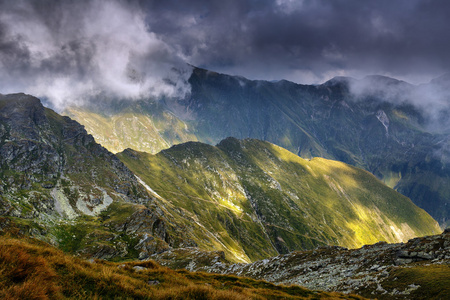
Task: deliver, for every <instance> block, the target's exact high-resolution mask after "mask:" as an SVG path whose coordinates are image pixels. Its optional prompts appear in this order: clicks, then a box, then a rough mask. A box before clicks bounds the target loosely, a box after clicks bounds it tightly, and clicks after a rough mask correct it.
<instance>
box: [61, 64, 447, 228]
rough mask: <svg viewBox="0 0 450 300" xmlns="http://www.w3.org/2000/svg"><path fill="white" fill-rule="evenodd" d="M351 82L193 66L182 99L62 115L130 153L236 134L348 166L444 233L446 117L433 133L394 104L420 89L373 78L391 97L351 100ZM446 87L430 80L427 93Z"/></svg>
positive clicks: (414, 112)
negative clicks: (298, 80)
mask: <svg viewBox="0 0 450 300" xmlns="http://www.w3.org/2000/svg"><path fill="white" fill-rule="evenodd" d="M353 81H354V80H352V79H350V78H335V79H333V80H330V81H328V82H326V83H324V84H322V85H317V86H315V85H314V86H313V85H300V84H295V83H292V82H288V81H279V82H267V81H251V80H247V79H245V78H242V77H236V76H228V75H223V74H218V73H214V72H210V71H207V70H203V69H198V68H197V69H194V71H193V74H192V76H191V78H190V80H189V82H190V84H191V87H192V91H191V94H190V95H189V96H188V97H186V98H184V99H158V100H154V99H143V100H140V101H117V100H111V101H97V102H96V103H99V104H89V105H86V106H83V107H70V108H67V109H66V111H65V112H64V114H66V115H68V116H70V117H71V118H73V119H75V120H77V121H78V122H80V123H81V124H83V125H85V127H86V130H87V131H88V132H89V133H90V134H92V135H93V136H94V138H95V139H96V141H97V142H99V143H101V144H102V145H103V146H105V147H106V148H107V149H109V150H110V151H112V152H114V153H117V152H120V151H123V150H124V149H126V148H131V149H135V150H137V151H145V152H149V153H152V154H155V153H158V152H159V151H161V150H163V149H167V148H169V147H170V146H172V145H174V144H178V143H182V142H187V141H200V142H204V143H208V144H211V145H215V144H217V143H218V142H220V141H221V140H223V139H224V138H226V137H229V136H232V137H236V138H239V139H243V138H255V139H260V140H264V141H269V142H271V143H274V144H276V145H279V146H281V147H283V148H286V149H288V150H290V151H292V152H294V153H296V154H298V155H299V156H301V157H304V158H311V157H323V158H328V159H334V160H339V161H342V162H346V163H349V164H351V165H354V166H357V167H360V168H363V169H365V170H368V171H369V172H371V173H372V174H374V175H375V176H377V177H378V178H379V179H381V180H382V181H384V182H385V183H386V184H387V185H389V186H390V187H392V188H395V189H396V190H397V191H399V192H400V193H402V194H403V195H405V196H407V197H410V198H411V199H412V200H413V202H414V203H415V204H417V205H418V206H419V207H421V208H423V209H425V210H426V211H427V212H428V213H430V214H431V215H432V216H433V217H434V218H435V219H436V220H438V221H439V223H440V224H441V226H442V227H445V226H446V224H448V219H449V216H450V204H449V202H450V167H449V163H448V162H449V161H450V159H449V151H448V149H450V136H449V134H448V132H449V131H448V130H447V131H446V128H448V126H447V125H448V124H449V122H448V118H447V116H448V113H445V112H441V114H440V119H438V120H437V121H435V122H437V124H438V125H439V126H440V131H439V132H437V131H431V130H429V128H430V127H429V126H428V125H429V124H430V122H431V121H430V119H429V118H428V116H427V114H425V113H423V112H421V111H420V110H419V109H417V108H416V107H415V106H413V105H411V104H409V103H408V102H405V101H402V100H398V99H397V98H395V97H397V96H398V95H406V94H408V92H409V91H412V90H414V89H416V88H417V87H415V86H412V85H409V84H407V83H405V82H402V81H398V80H395V79H391V78H387V77H381V76H372V77H368V78H366V79H364V80H363V81H362V83H363V84H365V85H366V86H369V87H371V86H372V85H374V86H375V85H376V84H383V85H385V86H387V87H389V91H391V93H390V94H386V93H385V92H383V91H379V90H378V91H377V90H370V89H369V92H367V93H364V94H360V95H358V96H355V94H354V93H352V92H351V91H350V85H351V84H352V82H353ZM445 84H448V83H445V82H442V80H441V81H434V82H432V83H430V85H429V86H427V87H426V88H429V89H439V88H441V89H442V88H443V87H445V86H446V85H445ZM392 97H394V98H395V99H397V100H396V101H393V100H392ZM434 128H435V129H436V128H437V126H434Z"/></svg>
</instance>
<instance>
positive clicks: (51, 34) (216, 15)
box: [0, 0, 450, 105]
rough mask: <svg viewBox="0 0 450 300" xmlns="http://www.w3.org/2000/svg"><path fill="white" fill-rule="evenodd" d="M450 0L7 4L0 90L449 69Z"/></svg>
mask: <svg viewBox="0 0 450 300" xmlns="http://www.w3.org/2000/svg"><path fill="white" fill-rule="evenodd" d="M449 12H450V1H446V0H435V1H427V0H397V1H391V0H378V1H361V0H334V1H328V0H315V1H311V0H301V1H300V0H299V1H293V0H259V1H254V0H230V1H223V0H190V1H178V0H165V1H160V0H111V1H107V0H92V1H88V0H79V1H69V0H62V1H56V0H40V1H31V0H29V1H24V0H17V1H8V0H0V71H1V72H0V73H1V74H0V92H2V93H6V92H12V91H25V92H29V93H35V94H39V95H50V96H49V97H50V98H51V99H52V100H53V102H54V103H56V104H58V105H64V104H65V103H67V102H73V101H80V99H87V98H89V97H92V96H95V95H98V94H99V93H103V94H104V93H109V94H110V95H114V96H117V97H123V98H131V99H133V98H139V97H142V96H145V97H149V96H154V97H158V96H160V95H169V96H176V97H179V96H182V95H184V94H186V93H188V92H189V84H187V79H188V78H189V75H190V74H191V70H190V68H189V67H187V65H186V64H185V63H189V64H191V65H195V66H198V67H203V68H206V69H210V70H213V71H217V72H223V73H228V74H233V75H240V76H245V77H248V78H250V79H265V80H280V79H287V80H290V81H294V82H298V83H304V84H310V83H322V82H324V81H326V80H328V79H330V78H332V77H334V76H336V75H340V76H351V77H355V78H362V77H364V76H366V75H369V74H380V75H385V76H390V77H395V78H399V79H402V80H406V81H408V82H412V83H415V84H418V83H422V82H428V81H430V79H431V78H434V77H436V76H439V75H441V74H444V73H446V72H448V71H449V70H450V56H449V55H448V53H450V40H449V39H446V38H445V37H446V36H447V35H448V32H447V31H448V28H450V18H448V13H449Z"/></svg>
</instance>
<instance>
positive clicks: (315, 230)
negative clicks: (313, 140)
mask: <svg viewBox="0 0 450 300" xmlns="http://www.w3.org/2000/svg"><path fill="white" fill-rule="evenodd" d="M118 157H119V158H120V159H121V160H122V161H123V162H124V163H125V164H126V165H127V166H128V167H129V168H130V169H131V170H132V171H133V172H135V174H136V175H137V176H139V178H140V179H142V180H143V181H144V182H145V183H146V185H147V188H148V189H149V191H151V193H153V195H154V196H155V198H156V202H157V203H158V205H159V207H161V209H162V210H163V211H165V215H167V216H168V215H170V216H173V222H175V223H176V224H179V226H183V227H184V228H185V233H184V236H186V237H189V239H191V240H193V241H195V242H196V243H197V244H198V246H199V247H200V248H201V249H203V250H210V251H212V250H222V251H224V252H225V256H226V257H227V258H228V259H230V260H232V261H244V262H249V261H254V260H257V259H262V258H267V257H270V256H274V255H277V254H279V253H288V252H290V251H293V250H300V249H312V248H315V247H317V246H318V245H328V244H329V245H340V246H345V247H352V248H356V247H360V246H362V245H364V244H367V243H375V242H377V241H380V240H384V241H388V242H400V241H406V240H408V239H409V238H412V237H415V236H423V235H427V234H434V233H438V232H439V231H440V229H439V226H438V224H437V223H436V222H435V221H434V220H433V219H432V218H431V217H430V216H429V215H428V214H427V213H425V212H424V211H423V210H422V209H419V208H418V207H416V206H415V205H414V204H413V203H412V202H411V201H410V200H409V199H408V198H406V197H404V196H402V195H400V194H399V193H397V192H395V191H394V190H392V189H390V188H389V187H387V186H385V185H384V184H383V183H381V182H380V181H379V180H377V179H376V178H375V177H374V176H373V175H371V174H370V173H368V172H366V171H363V170H361V169H358V168H355V167H351V166H349V165H347V164H344V163H340V162H336V161H331V160H326V159H322V158H314V159H312V160H305V159H302V158H300V157H298V156H297V155H295V154H293V153H291V152H289V151H287V150H285V149H283V148H281V147H278V146H275V145H273V144H270V143H268V142H263V141H259V140H251V139H246V140H238V139H235V138H228V139H225V140H223V141H221V142H220V143H219V144H218V145H217V146H216V147H213V146H210V145H207V144H202V143H198V142H189V143H185V144H180V145H176V146H173V147H172V148H170V149H168V150H164V151H162V152H160V153H158V154H156V155H151V154H148V153H143V152H137V151H134V150H131V149H128V150H125V151H124V152H122V153H120V154H118Z"/></svg>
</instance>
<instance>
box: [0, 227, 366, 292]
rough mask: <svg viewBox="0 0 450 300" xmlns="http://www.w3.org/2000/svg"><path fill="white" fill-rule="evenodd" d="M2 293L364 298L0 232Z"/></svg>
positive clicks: (0, 280) (0, 283) (0, 287)
mask: <svg viewBox="0 0 450 300" xmlns="http://www.w3.org/2000/svg"><path fill="white" fill-rule="evenodd" d="M0 270H1V272H0V297H1V298H2V299H5V300H13V299H363V298H362V297H359V296H351V295H344V294H340V293H325V292H316V291H314V292H313V291H309V290H307V289H304V288H301V287H298V286H289V287H287V286H278V285H274V284H271V283H268V282H265V281H258V280H253V279H248V278H240V277H236V276H226V275H214V274H206V273H191V272H187V271H183V270H180V271H173V270H170V269H168V268H165V267H161V266H159V265H158V264H156V263H155V262H153V261H136V262H126V263H111V262H106V261H102V260H90V261H86V260H82V259H80V258H77V257H74V256H70V255H67V254H64V253H63V252H62V251H61V250H57V249H55V248H54V247H51V246H49V245H48V244H45V243H43V242H38V241H36V240H34V239H28V238H24V237H22V238H21V239H18V238H14V237H11V236H0Z"/></svg>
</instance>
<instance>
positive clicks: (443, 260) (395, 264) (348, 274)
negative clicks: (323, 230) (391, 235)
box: [152, 229, 450, 299]
mask: <svg viewBox="0 0 450 300" xmlns="http://www.w3.org/2000/svg"><path fill="white" fill-rule="evenodd" d="M184 251H185V252H195V250H193V249H185V250H184ZM191 254H192V253H191ZM193 257H194V258H193ZM152 259H154V260H156V261H158V262H159V263H160V264H162V265H165V266H169V267H171V268H185V269H188V270H191V271H193V270H195V271H199V270H200V271H207V272H213V273H221V274H234V275H238V276H246V277H251V278H255V279H264V280H267V281H270V282H274V283H283V284H297V285H301V286H305V287H308V288H310V289H320V290H326V291H341V292H345V293H356V294H359V295H362V296H365V297H369V298H374V297H376V298H377V299H446V297H448V295H449V293H450V284H449V283H450V229H447V230H446V231H444V232H443V233H442V234H440V235H434V236H427V237H422V238H414V239H411V240H409V241H408V242H407V243H405V244H404V243H400V244H388V243H384V242H380V243H377V244H374V245H367V246H364V247H362V248H360V249H353V250H348V249H345V248H342V247H330V246H327V247H319V248H317V249H314V250H310V251H303V252H298V251H294V252H292V253H289V254H285V255H279V256H276V257H272V258H270V259H265V260H261V261H257V262H254V263H251V264H234V265H230V264H229V263H227V262H226V261H225V260H223V259H222V258H221V257H220V255H219V254H217V253H210V254H209V255H207V254H206V253H201V254H197V255H195V256H193V255H190V254H188V253H183V252H182V251H181V249H180V250H173V251H168V252H164V253H162V254H157V255H153V256H152Z"/></svg>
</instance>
